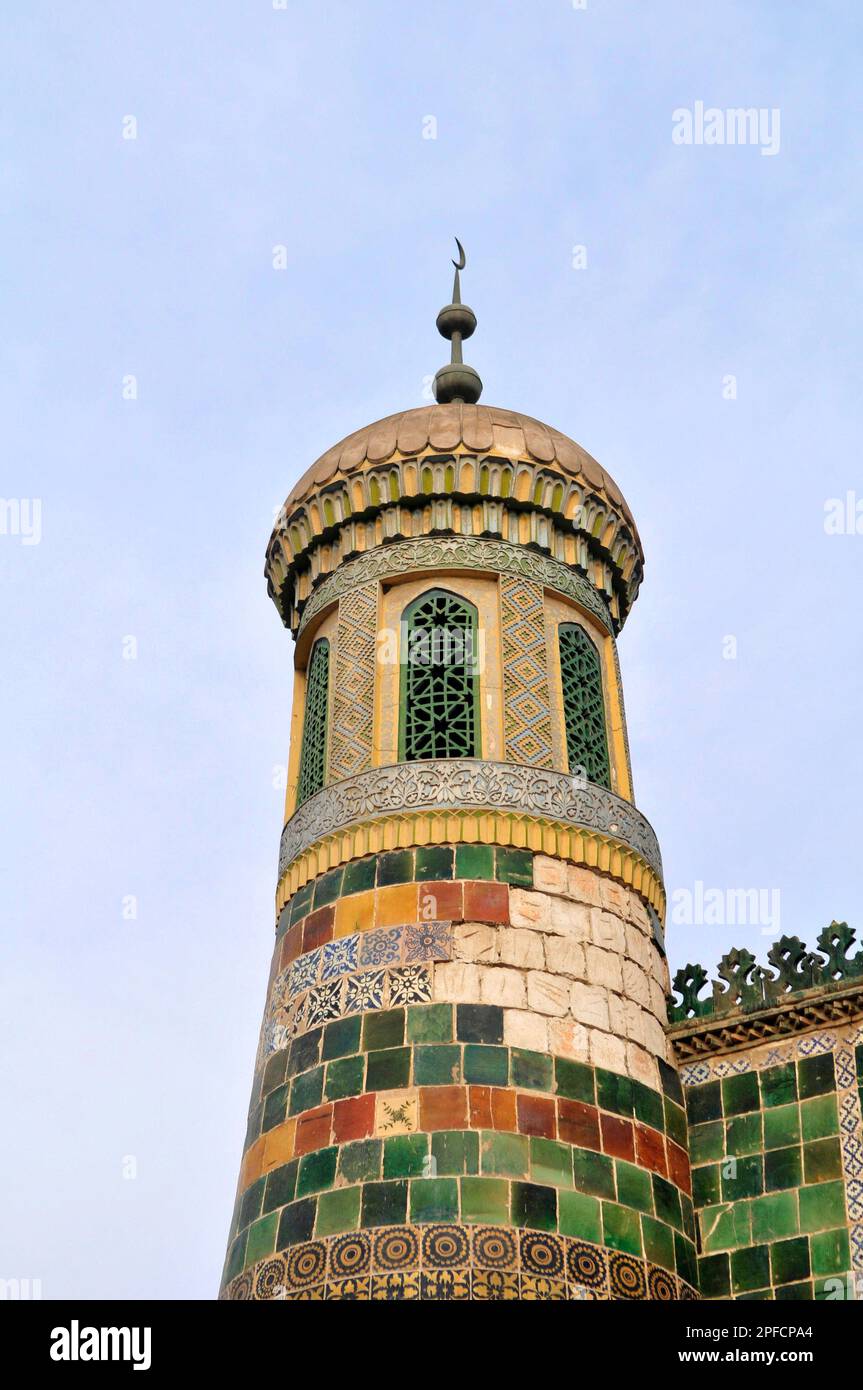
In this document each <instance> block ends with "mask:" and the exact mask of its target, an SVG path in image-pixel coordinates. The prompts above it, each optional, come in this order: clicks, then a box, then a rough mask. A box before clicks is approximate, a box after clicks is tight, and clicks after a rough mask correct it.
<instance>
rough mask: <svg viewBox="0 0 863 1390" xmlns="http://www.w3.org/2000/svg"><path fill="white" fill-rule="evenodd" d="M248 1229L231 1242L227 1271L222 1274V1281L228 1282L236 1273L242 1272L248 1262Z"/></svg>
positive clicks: (226, 1264)
mask: <svg viewBox="0 0 863 1390" xmlns="http://www.w3.org/2000/svg"><path fill="white" fill-rule="evenodd" d="M248 1238H249V1233H248V1231H243V1232H241V1234H240V1235H238V1236H237V1238H236V1240H234V1241H232V1242H231V1247H230V1249H229V1251H228V1256H227V1259H226V1260H225V1271H224V1274H223V1275H222V1283H223V1284H227V1283H228V1282H229V1280H231V1279H233V1278H234V1276H235V1275H236V1274H240V1273H241V1272H242V1270H243V1269H244V1268H245V1264H246V1242H247V1241H248Z"/></svg>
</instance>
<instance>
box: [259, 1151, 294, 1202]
mask: <svg viewBox="0 0 863 1390" xmlns="http://www.w3.org/2000/svg"><path fill="white" fill-rule="evenodd" d="M299 1166H300V1160H299V1159H298V1158H292V1159H291V1161H290V1163H283V1164H281V1166H280V1167H279V1168H274V1169H273V1170H272V1172H270V1173H268V1174H267V1190H266V1192H265V1193H264V1205H263V1210H264V1211H265V1212H268V1211H275V1210H276V1209H277V1208H278V1207H283V1206H284V1205H285V1204H286V1203H287V1202H292V1201H293V1200H294V1198H295V1196H296V1195H297V1170H298V1169H299Z"/></svg>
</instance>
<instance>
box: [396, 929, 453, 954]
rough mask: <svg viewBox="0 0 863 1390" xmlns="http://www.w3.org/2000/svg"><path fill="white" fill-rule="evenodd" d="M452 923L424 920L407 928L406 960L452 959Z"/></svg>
mask: <svg viewBox="0 0 863 1390" xmlns="http://www.w3.org/2000/svg"><path fill="white" fill-rule="evenodd" d="M451 958H452V925H451V924H450V923H449V922H423V923H421V924H420V925H419V926H416V927H406V928H405V960H406V961H415V960H450V959H451Z"/></svg>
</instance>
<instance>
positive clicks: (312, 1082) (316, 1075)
mask: <svg viewBox="0 0 863 1390" xmlns="http://www.w3.org/2000/svg"><path fill="white" fill-rule="evenodd" d="M323 1094H324V1069H323V1067H313V1068H312V1070H311V1071H306V1072H303V1073H302V1075H301V1076H295V1077H294V1080H293V1082H292V1084H291V1104H290V1109H289V1111H288V1114H289V1115H299V1114H301V1113H302V1111H303V1110H314V1108H315V1106H317V1105H320V1103H321V1100H322V1099H323Z"/></svg>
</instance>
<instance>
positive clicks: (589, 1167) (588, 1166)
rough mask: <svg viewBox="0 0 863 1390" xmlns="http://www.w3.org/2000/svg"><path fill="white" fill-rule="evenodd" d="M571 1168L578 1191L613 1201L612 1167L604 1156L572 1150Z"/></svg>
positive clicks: (614, 1194) (586, 1151)
mask: <svg viewBox="0 0 863 1390" xmlns="http://www.w3.org/2000/svg"><path fill="white" fill-rule="evenodd" d="M572 1166H573V1178H574V1181H575V1185H576V1187H577V1188H578V1189H579V1191H581V1192H588V1193H590V1194H591V1195H592V1196H594V1197H609V1198H611V1199H612V1200H613V1199H614V1197H615V1196H616V1188H615V1185H614V1166H613V1162H612V1160H611V1159H610V1158H609V1157H608V1156H607V1155H606V1154H596V1153H592V1152H591V1151H590V1150H589V1149H573V1151H572Z"/></svg>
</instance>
